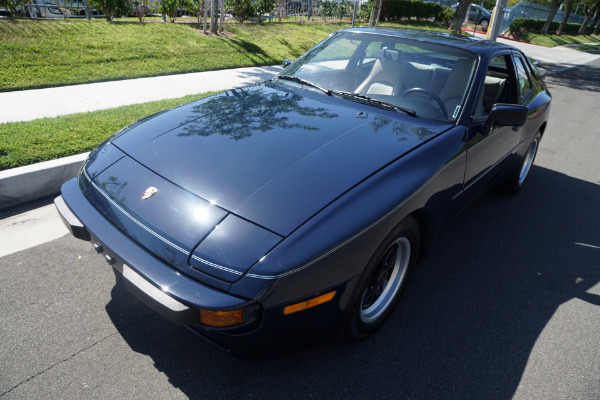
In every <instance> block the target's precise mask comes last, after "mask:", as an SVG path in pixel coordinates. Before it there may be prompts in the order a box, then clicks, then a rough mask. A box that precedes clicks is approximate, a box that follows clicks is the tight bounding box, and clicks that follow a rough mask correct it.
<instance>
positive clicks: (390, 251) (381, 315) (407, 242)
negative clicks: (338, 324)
mask: <svg viewBox="0 0 600 400" xmlns="http://www.w3.org/2000/svg"><path fill="white" fill-rule="evenodd" d="M418 252H419V225H418V223H417V221H416V220H415V219H414V218H412V217H408V218H406V219H404V220H403V221H402V222H401V223H400V224H398V225H397V226H396V228H394V230H393V231H392V232H391V233H390V234H389V235H388V236H387V237H386V238H385V239H384V241H383V242H382V243H381V245H380V246H379V248H378V249H377V251H376V252H375V254H374V255H373V257H372V258H371V261H369V264H368V265H367V267H366V268H365V271H364V272H363V275H362V277H361V280H360V283H359V285H358V288H357V290H356V292H355V294H354V297H353V300H352V301H351V303H350V305H349V307H348V309H347V312H346V317H345V318H344V327H343V328H344V330H343V334H344V337H345V338H347V339H350V340H360V339H364V338H366V337H368V336H370V335H371V334H373V333H375V331H377V330H378V329H379V328H380V327H381V325H383V323H384V322H385V320H386V319H387V318H388V317H389V315H390V314H391V313H392V311H393V309H394V307H395V306H396V304H397V303H398V301H399V300H400V297H401V295H402V292H403V291H404V288H405V287H406V284H407V282H408V278H409V277H410V273H411V270H412V268H413V266H414V264H415V263H416V260H417V255H418Z"/></svg>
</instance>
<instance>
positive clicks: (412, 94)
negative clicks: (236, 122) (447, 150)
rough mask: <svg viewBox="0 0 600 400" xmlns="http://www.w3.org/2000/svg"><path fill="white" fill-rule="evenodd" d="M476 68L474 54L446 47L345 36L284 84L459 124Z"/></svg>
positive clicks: (315, 52) (317, 51) (298, 65)
mask: <svg viewBox="0 0 600 400" xmlns="http://www.w3.org/2000/svg"><path fill="white" fill-rule="evenodd" d="M475 65H476V56H475V55H474V54H473V53H471V52H469V51H466V50H462V49H458V48H454V47H451V46H447V45H443V44H438V43H428V42H422V41H419V40H414V39H410V38H403V37H394V36H387V35H376V34H369V33H351V32H341V33H339V34H336V35H333V36H331V37H329V38H328V39H326V40H325V41H323V42H322V43H321V44H320V45H318V46H316V47H315V48H313V49H312V50H311V51H309V52H308V53H307V54H306V55H305V56H304V57H302V58H300V59H299V60H297V61H296V62H294V63H293V64H292V65H291V66H290V67H288V68H287V69H286V70H285V71H284V72H283V73H282V74H281V75H280V76H279V79H281V80H282V81H285V83H286V84H292V85H303V86H306V87H309V88H313V89H314V90H320V91H324V92H325V93H327V94H330V95H340V96H343V97H345V98H349V99H351V100H356V101H360V102H369V101H370V100H372V104H373V105H374V106H379V107H381V106H385V105H388V108H393V109H398V110H400V111H402V112H405V113H407V114H409V115H416V116H418V117H421V118H427V119H433V120H436V121H454V120H456V118H457V117H458V115H459V113H460V110H461V107H462V105H463V102H464V99H465V96H466V94H467V89H468V88H469V85H470V83H471V79H472V77H473V72H474V70H475Z"/></svg>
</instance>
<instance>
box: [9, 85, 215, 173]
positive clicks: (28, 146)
mask: <svg viewBox="0 0 600 400" xmlns="http://www.w3.org/2000/svg"><path fill="white" fill-rule="evenodd" d="M210 94H211V93H204V94H196V95H190V96H185V97H181V98H178V99H169V100H159V101H153V102H149V103H143V104H135V105H131V106H123V107H117V108H112V109H109V110H100V111H92V112H87V113H80V114H71V115H65V116H61V117H56V118H42V119H37V120H34V121H28V122H9V123H4V124H0V170H4V169H9V168H15V167H20V166H23V165H28V164H33V163H36V162H40V161H47V160H52V159H55V158H60V157H66V156H70V155H73V154H79V153H83V152H86V151H90V150H92V149H93V148H94V147H96V146H97V145H98V144H100V143H101V142H102V141H104V140H105V139H106V138H107V137H109V136H110V135H112V134H113V133H115V132H117V131H118V130H120V129H121V128H123V127H125V126H127V125H129V124H131V123H132V122H135V121H137V120H138V119H140V118H142V117H145V116H146V115H150V114H153V113H155V112H158V111H162V110H164V109H167V108H171V107H175V106H178V105H181V104H185V103H188V102H190V101H194V100H197V99H200V98H203V97H206V96H208V95H210Z"/></svg>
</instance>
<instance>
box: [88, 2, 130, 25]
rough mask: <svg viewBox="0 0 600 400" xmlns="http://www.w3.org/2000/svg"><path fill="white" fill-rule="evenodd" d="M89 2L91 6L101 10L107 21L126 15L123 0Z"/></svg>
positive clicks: (127, 9)
mask: <svg viewBox="0 0 600 400" xmlns="http://www.w3.org/2000/svg"><path fill="white" fill-rule="evenodd" d="M89 4H90V6H92V7H93V8H96V9H98V10H100V11H102V12H103V13H104V15H106V19H107V21H111V20H112V19H113V18H115V17H120V16H121V15H126V14H127V13H128V12H129V7H128V6H127V4H126V2H125V0H90V2H89Z"/></svg>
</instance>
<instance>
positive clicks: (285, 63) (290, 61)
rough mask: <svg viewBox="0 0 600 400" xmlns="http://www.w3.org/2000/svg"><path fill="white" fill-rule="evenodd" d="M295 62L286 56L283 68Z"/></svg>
mask: <svg viewBox="0 0 600 400" xmlns="http://www.w3.org/2000/svg"><path fill="white" fill-rule="evenodd" d="M292 63H293V61H292V60H290V59H289V58H284V59H283V68H286V67H288V66H289V65H291V64H292Z"/></svg>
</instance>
